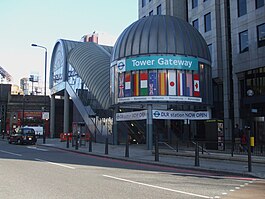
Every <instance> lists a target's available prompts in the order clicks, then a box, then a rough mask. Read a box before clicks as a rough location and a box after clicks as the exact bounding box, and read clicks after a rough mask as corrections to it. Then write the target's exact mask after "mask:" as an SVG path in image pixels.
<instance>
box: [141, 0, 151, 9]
mask: <svg viewBox="0 0 265 199" xmlns="http://www.w3.org/2000/svg"><path fill="white" fill-rule="evenodd" d="M148 1H149V2H151V1H152V0H148ZM146 2H147V0H142V8H143V7H145V5H146Z"/></svg>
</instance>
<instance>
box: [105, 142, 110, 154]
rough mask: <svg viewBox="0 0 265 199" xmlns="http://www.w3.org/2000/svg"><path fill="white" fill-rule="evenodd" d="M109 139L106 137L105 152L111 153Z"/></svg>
mask: <svg viewBox="0 0 265 199" xmlns="http://www.w3.org/2000/svg"><path fill="white" fill-rule="evenodd" d="M108 147H109V141H108V138H106V142H105V154H106V155H108V154H109V149H108Z"/></svg>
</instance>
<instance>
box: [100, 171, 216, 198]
mask: <svg viewBox="0 0 265 199" xmlns="http://www.w3.org/2000/svg"><path fill="white" fill-rule="evenodd" d="M103 176H104V177H106V178H112V179H115V180H120V181H124V182H129V183H133V184H138V185H143V186H147V187H152V188H157V189H162V190H166V191H171V192H176V193H182V194H186V195H190V196H196V197H199V198H212V197H209V196H203V195H199V194H194V193H189V192H185V191H179V190H175V189H169V188H165V187H160V186H156V185H150V184H145V183H141V182H136V181H132V180H127V179H123V178H118V177H114V176H109V175H103Z"/></svg>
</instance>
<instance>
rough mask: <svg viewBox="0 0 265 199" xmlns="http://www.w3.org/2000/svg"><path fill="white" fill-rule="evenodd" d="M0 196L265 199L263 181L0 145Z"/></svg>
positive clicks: (54, 150) (7, 197) (52, 150)
mask: <svg viewBox="0 0 265 199" xmlns="http://www.w3.org/2000/svg"><path fill="white" fill-rule="evenodd" d="M0 198H5V199H9V198H10V199H13V198H15V199H20V198H23V199H24V198H26V199H31V198H34V199H36V198H38V199H41V198H45V199H46V198H49V199H50V198H52V199H53V198H56V199H60V198H64V199H66V198H74V199H76V198H93V199H95V198H100V199H102V198H113V199H114V198H115V199H117V198H122V199H124V198H144V199H147V198H163V199H164V198H171V199H172V198H178V199H182V198H183V199H190V198H232V199H233V198H255V199H259V198H262V199H263V198H265V181H264V180H260V179H255V178H246V177H242V176H231V175H226V174H221V173H218V174H217V173H212V172H205V171H195V170H190V169H186V170H185V169H176V168H170V167H163V166H155V165H145V164H141V163H133V162H128V161H121V160H114V159H109V158H104V157H97V156H92V155H84V154H79V153H73V152H68V151H63V150H58V149H54V148H49V147H40V146H27V145H22V146H20V145H10V144H8V143H6V142H0Z"/></svg>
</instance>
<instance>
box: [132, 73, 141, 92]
mask: <svg viewBox="0 0 265 199" xmlns="http://www.w3.org/2000/svg"><path fill="white" fill-rule="evenodd" d="M132 76H133V79H132V81H133V96H139V71H133V72H132Z"/></svg>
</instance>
